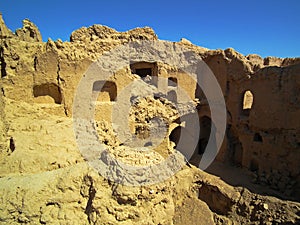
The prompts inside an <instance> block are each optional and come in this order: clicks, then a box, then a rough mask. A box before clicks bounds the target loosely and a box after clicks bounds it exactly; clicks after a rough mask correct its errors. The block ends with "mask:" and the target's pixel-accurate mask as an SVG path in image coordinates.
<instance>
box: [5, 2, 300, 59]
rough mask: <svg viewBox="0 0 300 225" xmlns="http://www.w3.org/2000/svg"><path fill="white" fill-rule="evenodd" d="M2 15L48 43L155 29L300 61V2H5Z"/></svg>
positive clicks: (14, 26)
mask: <svg viewBox="0 0 300 225" xmlns="http://www.w3.org/2000/svg"><path fill="white" fill-rule="evenodd" d="M0 11H1V12H2V14H3V17H4V20H5V22H6V24H7V25H8V27H9V28H10V29H11V30H12V31H15V30H16V29H17V28H19V27H22V20H23V19H24V18H29V19H30V20H31V21H33V22H34V23H35V24H36V25H37V26H38V27H39V29H40V31H41V33H42V36H43V39H44V41H47V39H48V37H50V38H51V39H53V40H56V39H58V38H61V39H62V40H69V36H70V34H71V32H72V31H73V30H75V29H78V28H80V27H82V26H90V25H93V24H103V25H107V26H109V27H112V28H114V29H116V30H118V31H126V30H128V29H132V28H135V27H143V26H150V27H152V28H153V29H154V30H155V32H156V33H157V35H158V37H159V38H160V39H164V40H171V41H179V40H180V38H182V37H185V38H187V39H189V40H190V41H192V42H193V43H194V44H197V45H200V46H204V47H207V48H211V49H218V48H221V49H225V48H228V47H233V48H234V49H236V50H237V51H239V52H241V53H243V54H245V55H247V54H250V53H257V54H259V55H261V56H263V57H266V56H277V57H300V1H299V0H286V1H284V0H265V1H264V0H249V1H243V0H236V1H234V0H228V1H226V0H212V1H211V0H206V1H201V0H198V1H197V0H194V1H192V0H183V1H178V0H173V1H163V0H151V1H143V0H139V1H137V0H132V1H126V0H123V1H122V0H120V1H116V0H110V1H101V0H90V1H88V0H86V1H83V0H80V1H79V0H72V1H65V0H60V1H58V0H48V1H47V0H26V1H25V0H15V1H13V0H1V1H0Z"/></svg>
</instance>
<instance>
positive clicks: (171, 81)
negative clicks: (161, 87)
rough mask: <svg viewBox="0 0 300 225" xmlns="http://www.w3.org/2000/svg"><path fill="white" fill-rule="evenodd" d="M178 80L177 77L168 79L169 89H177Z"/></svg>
mask: <svg viewBox="0 0 300 225" xmlns="http://www.w3.org/2000/svg"><path fill="white" fill-rule="evenodd" d="M177 82H178V81H177V78H176V77H169V78H168V86H169V87H177V84H178V83H177Z"/></svg>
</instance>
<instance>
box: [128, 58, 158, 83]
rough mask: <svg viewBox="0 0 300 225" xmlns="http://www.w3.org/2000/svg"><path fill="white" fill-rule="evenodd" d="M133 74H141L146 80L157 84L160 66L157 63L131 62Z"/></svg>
mask: <svg viewBox="0 0 300 225" xmlns="http://www.w3.org/2000/svg"><path fill="white" fill-rule="evenodd" d="M130 69H131V73H132V74H136V75H138V76H140V77H141V78H142V79H143V80H144V81H145V82H147V83H149V84H153V85H155V86H157V81H158V78H157V76H158V67H157V63H156V62H154V63H150V62H136V63H132V64H130Z"/></svg>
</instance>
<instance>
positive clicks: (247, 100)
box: [242, 90, 253, 116]
mask: <svg viewBox="0 0 300 225" xmlns="http://www.w3.org/2000/svg"><path fill="white" fill-rule="evenodd" d="M252 105H253V94H252V92H251V91H249V90H247V91H245V92H244V95H243V97H242V114H243V115H245V116H249V114H250V110H251V108H252Z"/></svg>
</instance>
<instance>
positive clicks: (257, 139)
mask: <svg viewBox="0 0 300 225" xmlns="http://www.w3.org/2000/svg"><path fill="white" fill-rule="evenodd" d="M253 141H255V142H263V139H262V136H261V135H260V134H259V133H255V134H254V137H253Z"/></svg>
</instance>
